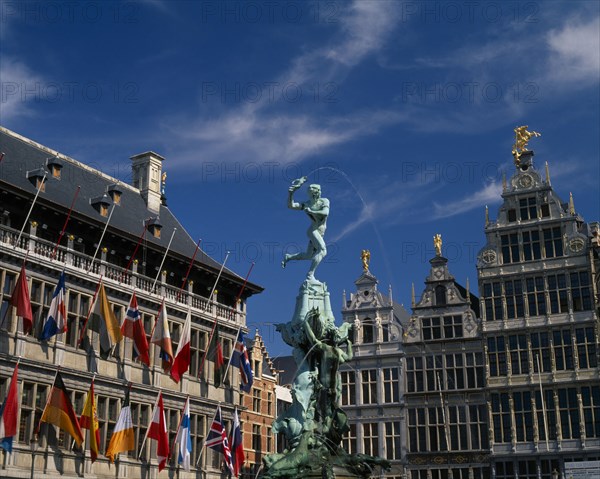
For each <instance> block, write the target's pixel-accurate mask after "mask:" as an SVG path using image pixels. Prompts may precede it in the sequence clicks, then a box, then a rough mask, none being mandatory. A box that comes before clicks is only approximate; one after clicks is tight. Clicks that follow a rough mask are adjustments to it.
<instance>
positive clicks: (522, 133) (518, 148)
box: [512, 125, 542, 168]
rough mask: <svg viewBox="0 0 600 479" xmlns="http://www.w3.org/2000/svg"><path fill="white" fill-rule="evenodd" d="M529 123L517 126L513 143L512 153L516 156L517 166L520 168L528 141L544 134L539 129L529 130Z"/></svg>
mask: <svg viewBox="0 0 600 479" xmlns="http://www.w3.org/2000/svg"><path fill="white" fill-rule="evenodd" d="M527 128H529V127H528V126H527V125H524V126H518V127H517V128H515V130H514V131H515V144H514V145H513V149H512V155H513V157H514V158H515V166H516V167H517V168H518V167H519V166H520V164H521V155H522V154H523V152H525V151H528V150H527V143H529V140H531V139H532V138H536V137H538V136H542V134H541V133H538V132H537V131H527Z"/></svg>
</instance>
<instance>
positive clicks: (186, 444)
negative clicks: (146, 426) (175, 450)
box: [175, 397, 192, 472]
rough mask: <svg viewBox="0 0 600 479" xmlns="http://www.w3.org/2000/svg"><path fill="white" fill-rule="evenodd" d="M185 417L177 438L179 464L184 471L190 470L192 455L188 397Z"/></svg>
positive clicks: (184, 409) (180, 422) (184, 410)
mask: <svg viewBox="0 0 600 479" xmlns="http://www.w3.org/2000/svg"><path fill="white" fill-rule="evenodd" d="M182 414H183V415H182V416H181V421H179V429H177V436H176V437H175V444H177V443H179V458H178V459H177V463H178V464H181V467H183V469H184V470H186V471H188V472H189V470H190V456H191V455H192V435H191V432H190V398H189V397H188V398H187V400H186V401H185V406H184V407H183V413H182Z"/></svg>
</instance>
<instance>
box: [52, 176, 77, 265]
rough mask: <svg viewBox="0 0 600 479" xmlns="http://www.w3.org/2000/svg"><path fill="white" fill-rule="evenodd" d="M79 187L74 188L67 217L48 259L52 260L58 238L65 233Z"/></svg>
mask: <svg viewBox="0 0 600 479" xmlns="http://www.w3.org/2000/svg"><path fill="white" fill-rule="evenodd" d="M80 189H81V186H78V187H77V190H75V196H74V197H73V201H71V207H70V208H69V212H68V213H67V219H66V220H65V224H64V226H63V227H62V230H61V232H60V235H58V241H56V244H55V245H54V249H53V250H52V254H51V255H50V261H52V260H53V259H54V255H55V254H56V250H57V249H58V245H59V244H60V240H61V239H62V237H63V235H64V234H65V230H66V229H67V224H68V223H69V219H70V218H71V212H72V211H73V206H74V205H75V200H76V199H77V195H78V194H79V190H80Z"/></svg>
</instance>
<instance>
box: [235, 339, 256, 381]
mask: <svg viewBox="0 0 600 479" xmlns="http://www.w3.org/2000/svg"><path fill="white" fill-rule="evenodd" d="M231 363H232V364H233V365H234V366H237V367H238V368H240V388H241V389H242V391H245V392H250V389H251V388H252V382H253V381H254V374H253V373H252V364H250V359H249V358H248V349H246V343H245V341H244V333H243V332H242V330H241V329H240V332H239V334H238V337H237V341H236V342H235V348H234V350H233V356H232V358H231Z"/></svg>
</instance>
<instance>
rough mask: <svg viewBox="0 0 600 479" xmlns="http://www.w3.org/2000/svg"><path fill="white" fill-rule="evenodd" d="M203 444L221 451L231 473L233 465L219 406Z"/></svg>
mask: <svg viewBox="0 0 600 479" xmlns="http://www.w3.org/2000/svg"><path fill="white" fill-rule="evenodd" d="M204 445H205V446H206V447H210V448H211V449H214V450H215V451H217V452H220V453H222V454H223V460H224V461H225V465H226V466H227V468H228V469H229V470H230V471H231V473H232V474H233V465H232V464H231V449H229V441H228V440H227V433H226V432H225V426H224V425H223V421H222V420H221V406H217V413H216V414H215V418H214V419H213V422H212V425H211V426H210V431H209V433H208V436H207V437H206V442H205V443H204Z"/></svg>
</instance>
